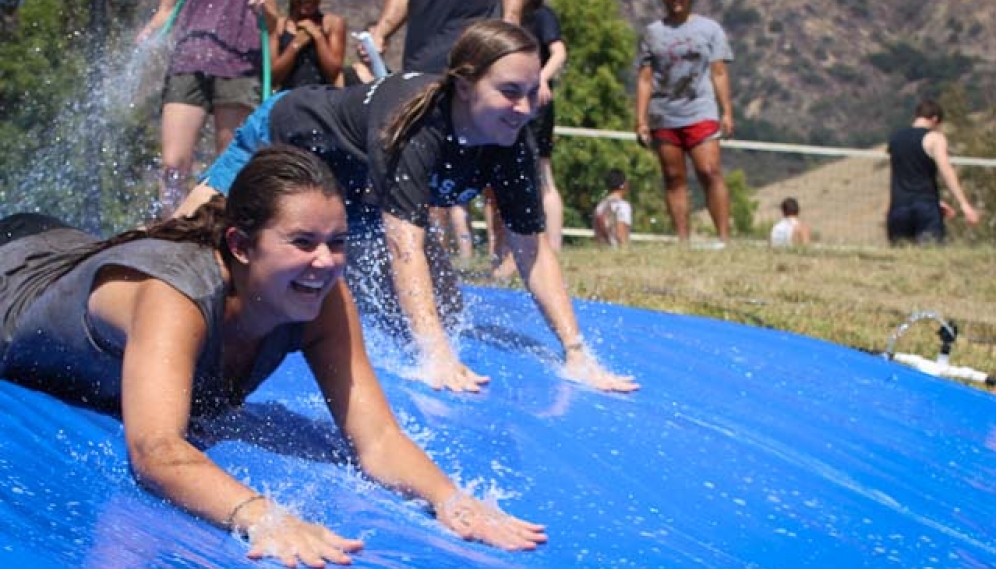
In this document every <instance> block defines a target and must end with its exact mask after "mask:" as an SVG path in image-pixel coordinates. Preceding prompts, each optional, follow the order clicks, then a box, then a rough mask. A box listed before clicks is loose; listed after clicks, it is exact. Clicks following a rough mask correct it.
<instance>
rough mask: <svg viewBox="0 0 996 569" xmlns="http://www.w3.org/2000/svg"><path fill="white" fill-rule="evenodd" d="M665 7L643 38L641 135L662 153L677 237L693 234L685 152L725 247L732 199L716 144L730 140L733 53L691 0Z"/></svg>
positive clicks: (639, 104)
mask: <svg viewBox="0 0 996 569" xmlns="http://www.w3.org/2000/svg"><path fill="white" fill-rule="evenodd" d="M664 5H665V6H666V7H667V15H666V16H665V17H664V18H663V19H661V20H657V21H655V22H653V23H651V24H650V25H648V26H647V27H646V28H645V29H644V31H643V35H642V36H641V38H640V45H639V54H638V56H637V65H638V67H639V74H638V79H637V89H636V134H637V138H638V140H639V141H640V143H641V144H643V145H645V146H652V147H653V148H654V149H655V150H656V151H657V156H658V159H659V160H660V163H661V171H662V173H663V176H664V186H665V200H666V202H667V208H668V213H669V214H670V216H671V222H672V224H673V225H674V228H675V231H676V232H677V233H678V238H679V239H681V240H682V241H687V240H688V237H689V224H688V213H689V205H688V182H687V180H688V178H687V172H686V167H685V158H686V154H687V155H688V156H689V157H691V159H692V164H693V166H694V168H695V174H696V176H697V177H698V179H699V182H700V183H701V184H702V186H703V188H704V189H705V192H706V200H707V204H708V207H709V214H710V215H711V216H712V220H713V223H714V224H715V226H716V232H717V234H718V236H719V239H720V240H721V241H722V242H724V243H725V242H726V241H727V240H728V239H729V225H730V223H729V218H730V205H729V202H730V199H729V193H728V191H727V189H726V183H725V182H724V181H723V174H722V169H721V164H720V150H719V139H720V138H721V137H723V136H727V137H730V136H732V135H733V104H732V102H731V97H730V83H729V78H728V75H727V71H726V62H728V61H732V60H733V52H732V51H731V50H730V45H729V42H728V41H727V39H726V34H725V33H724V32H723V28H722V27H721V26H720V25H719V24H718V23H716V22H715V21H713V20H711V19H709V18H706V17H704V16H699V15H693V14H692V13H691V5H692V0H664ZM720 111H722V112H720Z"/></svg>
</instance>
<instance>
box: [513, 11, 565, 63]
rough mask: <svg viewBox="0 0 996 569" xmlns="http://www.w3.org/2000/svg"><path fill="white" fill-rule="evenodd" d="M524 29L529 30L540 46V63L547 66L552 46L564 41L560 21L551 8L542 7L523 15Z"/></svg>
mask: <svg viewBox="0 0 996 569" xmlns="http://www.w3.org/2000/svg"><path fill="white" fill-rule="evenodd" d="M522 27H523V28H526V29H527V30H529V32H530V33H531V34H533V37H535V38H536V41H538V42H539V44H540V63H542V64H543V65H546V62H547V61H548V60H549V59H550V44H551V43H553V42H555V41H561V40H563V36H562V35H561V33H560V21H559V20H558V19H557V14H555V13H554V11H553V10H551V9H550V7H549V6H546V5H542V6H540V7H539V8H536V9H535V10H533V11H531V12H528V13H524V14H523V15H522Z"/></svg>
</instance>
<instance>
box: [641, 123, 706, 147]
mask: <svg viewBox="0 0 996 569" xmlns="http://www.w3.org/2000/svg"><path fill="white" fill-rule="evenodd" d="M652 134H653V136H654V140H656V141H658V142H664V143H667V144H673V145H675V146H678V147H680V148H682V149H684V150H691V149H692V148H695V147H696V146H698V145H700V144H702V143H703V142H705V141H707V140H713V139H715V138H719V137H720V136H721V135H722V132H720V124H719V121H702V122H697V123H695V124H690V125H688V126H681V127H678V128H659V129H657V130H655V131H653V133H652Z"/></svg>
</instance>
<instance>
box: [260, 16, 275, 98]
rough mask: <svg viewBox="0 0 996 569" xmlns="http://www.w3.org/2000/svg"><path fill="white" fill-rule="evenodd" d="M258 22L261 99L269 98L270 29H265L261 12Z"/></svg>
mask: <svg viewBox="0 0 996 569" xmlns="http://www.w3.org/2000/svg"><path fill="white" fill-rule="evenodd" d="M257 20H258V22H259V49H260V51H261V52H262V56H263V95H262V98H263V100H264V101H265V100H267V99H269V98H270V95H271V91H272V90H273V89H272V79H271V77H270V31H269V30H267V29H266V18H265V17H264V16H263V14H260V15H259V16H258V17H257Z"/></svg>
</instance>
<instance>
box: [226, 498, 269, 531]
mask: <svg viewBox="0 0 996 569" xmlns="http://www.w3.org/2000/svg"><path fill="white" fill-rule="evenodd" d="M265 499H266V496H264V495H262V494H256V495H255V496H252V497H249V498H246V499H245V500H242V501H241V502H239V503H238V504H236V505H235V507H234V508H232V513H231V514H228V519H226V520H225V527H228V528H231V527H235V516H237V515H238V513H239V510H241V509H242V508H244V507H246V506H248V505H249V504H251V503H253V502H255V501H256V500H265Z"/></svg>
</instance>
